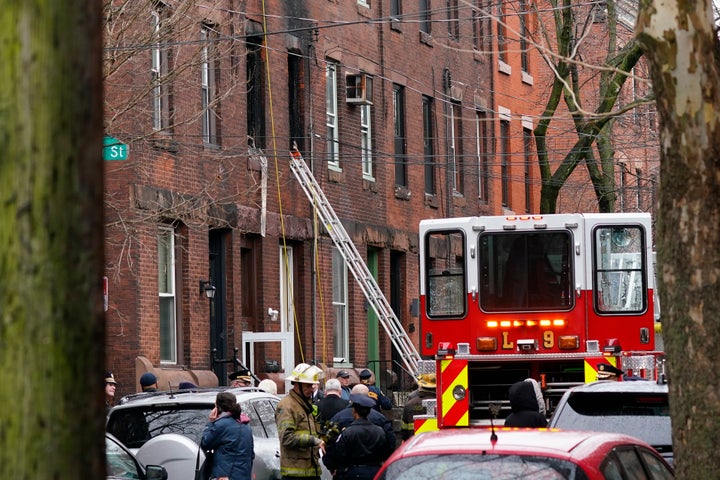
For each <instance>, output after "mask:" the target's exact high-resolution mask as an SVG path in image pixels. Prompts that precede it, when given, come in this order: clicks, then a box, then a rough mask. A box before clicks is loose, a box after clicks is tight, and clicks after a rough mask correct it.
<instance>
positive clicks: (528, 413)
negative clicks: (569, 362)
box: [505, 380, 547, 428]
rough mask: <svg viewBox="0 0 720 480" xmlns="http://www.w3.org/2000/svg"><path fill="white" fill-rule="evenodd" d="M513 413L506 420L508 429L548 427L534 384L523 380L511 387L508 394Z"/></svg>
mask: <svg viewBox="0 0 720 480" xmlns="http://www.w3.org/2000/svg"><path fill="white" fill-rule="evenodd" d="M508 398H509V399H510V408H511V410H512V412H511V413H510V415H508V417H507V418H506V419H505V426H506V427H533V428H541V427H547V419H546V418H545V415H543V414H542V413H540V404H539V401H538V398H537V396H536V394H535V387H534V386H533V383H532V382H529V381H525V380H523V381H522V382H515V383H513V384H512V385H510V390H509V392H508Z"/></svg>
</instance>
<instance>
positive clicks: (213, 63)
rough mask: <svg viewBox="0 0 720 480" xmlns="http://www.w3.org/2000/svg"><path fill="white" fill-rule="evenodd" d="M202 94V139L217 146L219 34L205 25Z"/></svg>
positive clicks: (201, 76) (202, 28)
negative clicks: (217, 46)
mask: <svg viewBox="0 0 720 480" xmlns="http://www.w3.org/2000/svg"><path fill="white" fill-rule="evenodd" d="M200 40H201V42H202V46H201V49H200V92H201V97H202V98H201V102H202V105H201V107H202V117H201V121H202V138H203V142H204V143H206V144H212V145H216V144H217V143H218V138H217V122H218V114H217V89H216V77H215V72H216V71H217V54H216V50H215V41H216V40H217V32H216V31H215V30H214V29H213V28H212V26H211V25H208V24H203V25H202V27H201V28H200Z"/></svg>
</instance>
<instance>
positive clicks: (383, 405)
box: [359, 368, 392, 411]
mask: <svg viewBox="0 0 720 480" xmlns="http://www.w3.org/2000/svg"><path fill="white" fill-rule="evenodd" d="M359 376H360V381H361V382H362V383H363V384H364V385H367V387H368V396H369V397H370V398H372V399H374V400H375V407H374V408H375V410H377V411H380V410H392V400H390V398H388V397H386V396H385V394H384V393H383V392H382V390H380V388H379V387H378V386H377V385H375V382H374V381H373V378H372V377H373V373H372V372H371V371H370V370H368V369H367V368H366V369H364V370H363V371H361V372H360V375H359Z"/></svg>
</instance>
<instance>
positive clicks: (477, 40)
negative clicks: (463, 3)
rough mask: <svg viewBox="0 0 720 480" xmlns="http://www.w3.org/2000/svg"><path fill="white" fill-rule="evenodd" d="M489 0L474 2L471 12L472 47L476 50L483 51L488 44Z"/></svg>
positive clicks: (489, 36)
mask: <svg viewBox="0 0 720 480" xmlns="http://www.w3.org/2000/svg"><path fill="white" fill-rule="evenodd" d="M489 1H490V0H475V7H474V8H473V10H472V15H473V22H472V23H473V46H474V47H475V49H477V50H484V49H485V48H486V45H487V44H488V38H491V35H490V27H489V22H490V14H489V10H488V9H489V5H488V2H489Z"/></svg>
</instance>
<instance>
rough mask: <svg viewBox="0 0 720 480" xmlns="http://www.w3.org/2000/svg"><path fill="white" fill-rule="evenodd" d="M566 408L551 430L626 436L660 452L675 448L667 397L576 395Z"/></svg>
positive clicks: (570, 398)
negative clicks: (612, 433) (585, 431)
mask: <svg viewBox="0 0 720 480" xmlns="http://www.w3.org/2000/svg"><path fill="white" fill-rule="evenodd" d="M567 407H569V408H567ZM567 407H566V408H563V409H562V410H558V411H557V412H556V418H554V419H553V421H552V423H551V426H553V427H556V428H564V429H571V430H590V431H602V432H616V433H624V434H626V435H632V436H633V437H637V438H639V439H641V440H644V441H646V442H647V443H649V444H650V445H652V446H654V447H655V448H657V449H658V450H660V451H661V452H663V451H667V450H669V449H671V448H672V441H671V438H672V429H671V425H670V408H669V405H668V396H667V394H665V393H645V392H575V393H573V394H572V395H571V396H570V397H569V398H568V404H567Z"/></svg>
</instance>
